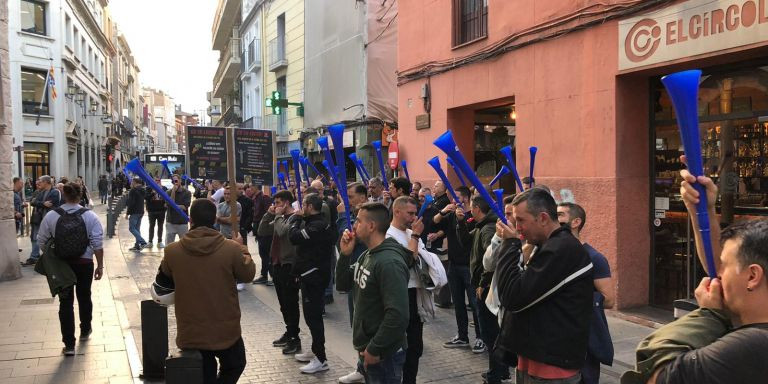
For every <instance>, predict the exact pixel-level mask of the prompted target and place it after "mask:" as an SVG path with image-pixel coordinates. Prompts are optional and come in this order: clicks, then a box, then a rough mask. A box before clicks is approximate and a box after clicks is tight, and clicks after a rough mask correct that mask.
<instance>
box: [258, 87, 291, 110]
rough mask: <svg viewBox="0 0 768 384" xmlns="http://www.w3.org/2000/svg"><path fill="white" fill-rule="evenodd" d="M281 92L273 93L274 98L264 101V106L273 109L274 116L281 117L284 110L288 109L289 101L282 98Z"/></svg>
mask: <svg viewBox="0 0 768 384" xmlns="http://www.w3.org/2000/svg"><path fill="white" fill-rule="evenodd" d="M280 96H281V95H280V91H273V92H272V97H270V98H268V99H266V100H265V101H264V105H266V106H267V107H268V108H272V114H273V115H280V114H282V113H283V108H287V107H288V99H281V98H280Z"/></svg>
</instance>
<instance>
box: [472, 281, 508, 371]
mask: <svg viewBox="0 0 768 384" xmlns="http://www.w3.org/2000/svg"><path fill="white" fill-rule="evenodd" d="M486 297H488V288H486V289H484V290H483V295H482V296H481V300H478V301H477V319H478V320H480V334H481V335H482V337H483V342H484V343H485V347H486V348H488V355H489V357H488V371H487V378H488V381H489V382H497V381H501V380H502V379H503V378H505V377H509V366H507V365H506V364H505V363H504V362H503V361H501V360H500V359H499V357H498V356H496V354H494V353H493V350H494V348H495V344H496V339H497V338H498V336H499V320H498V318H497V317H496V315H494V314H493V312H491V311H490V310H488V307H487V306H486V305H485V298H486Z"/></svg>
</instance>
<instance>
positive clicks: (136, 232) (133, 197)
mask: <svg viewBox="0 0 768 384" xmlns="http://www.w3.org/2000/svg"><path fill="white" fill-rule="evenodd" d="M145 195H146V190H145V189H144V182H143V181H141V179H140V178H138V177H134V178H133V182H131V190H130V191H129V192H128V201H127V202H126V203H125V206H126V211H125V218H126V219H128V230H129V231H131V234H132V235H133V237H134V239H136V242H135V243H134V244H133V247H132V248H129V249H128V250H129V251H141V249H142V248H144V247H146V246H147V242H146V240H144V238H143V237H141V218H142V217H144V196H145Z"/></svg>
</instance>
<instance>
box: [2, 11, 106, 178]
mask: <svg viewBox="0 0 768 384" xmlns="http://www.w3.org/2000/svg"><path fill="white" fill-rule="evenodd" d="M107 5H108V1H106V0H101V1H87V2H86V1H83V0H71V1H67V0H61V1H56V2H40V1H33V0H18V1H11V2H10V3H9V19H8V20H9V44H10V47H11V48H10V54H11V63H13V64H11V67H10V73H11V95H12V99H13V108H14V110H17V111H19V113H17V114H15V115H14V119H15V121H14V127H15V128H16V129H15V132H14V139H15V140H16V142H18V143H23V147H24V151H23V156H22V158H21V167H19V164H15V169H17V170H18V169H21V174H22V175H23V176H24V177H26V178H36V177H39V176H41V175H44V174H50V175H54V176H56V177H62V176H68V177H71V178H74V177H75V176H78V175H81V176H83V177H84V179H85V181H86V184H87V185H88V187H89V188H91V189H93V188H94V187H95V185H96V181H97V179H98V176H99V175H100V174H103V173H104V171H105V164H104V163H105V162H104V159H103V145H104V143H105V142H106V140H105V138H106V135H107V131H106V126H107V125H108V124H106V123H105V122H104V121H103V120H102V118H105V117H109V115H108V107H109V105H110V103H111V92H110V88H109V87H110V82H109V74H108V70H107V68H108V67H107V63H108V60H109V57H110V56H112V55H113V54H114V52H115V48H114V46H113V45H112V43H111V42H110V41H109V39H108V38H107V36H106V35H105V33H104V23H105V9H106V7H107ZM50 74H52V76H53V81H51V80H50ZM46 82H48V83H49V85H50V86H49V87H46ZM54 89H55V94H54ZM15 161H16V162H18V159H16V160H15Z"/></svg>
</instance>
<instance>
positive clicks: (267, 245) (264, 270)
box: [256, 236, 275, 279]
mask: <svg viewBox="0 0 768 384" xmlns="http://www.w3.org/2000/svg"><path fill="white" fill-rule="evenodd" d="M256 238H257V239H258V247H259V258H261V276H262V277H267V275H268V274H270V271H269V264H270V258H269V251H270V249H271V248H272V236H257V237H256ZM272 278H273V279H274V278H275V275H274V274H272Z"/></svg>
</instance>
